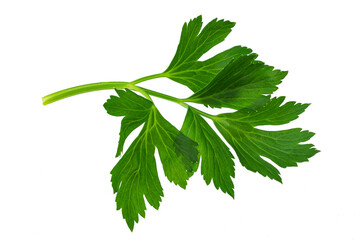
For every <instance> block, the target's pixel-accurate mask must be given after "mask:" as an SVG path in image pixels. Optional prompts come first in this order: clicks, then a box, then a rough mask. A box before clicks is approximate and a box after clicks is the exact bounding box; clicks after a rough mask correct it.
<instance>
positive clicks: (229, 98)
mask: <svg viewBox="0 0 360 240" xmlns="http://www.w3.org/2000/svg"><path fill="white" fill-rule="evenodd" d="M256 57H257V55H256V54H250V55H243V56H239V57H238V58H237V59H236V60H234V61H233V62H231V63H229V64H228V65H227V66H226V67H225V68H224V69H223V70H222V71H221V72H220V73H219V74H218V75H216V77H215V78H214V79H213V80H212V81H211V82H210V83H209V84H208V85H207V86H206V87H205V88H203V89H201V90H200V91H198V92H196V93H195V94H193V95H192V96H191V97H189V98H188V99H186V101H190V102H195V103H201V104H205V105H209V106H210V107H218V108H220V107H227V108H233V109H241V108H244V107H248V106H251V105H253V104H254V102H256V101H259V99H264V100H266V99H267V98H268V97H267V96H266V95H267V94H271V93H273V92H274V91H275V90H276V89H277V85H278V84H280V83H281V80H282V79H283V78H284V77H285V76H286V74H287V72H283V71H280V70H274V68H273V67H270V66H267V65H265V64H264V63H263V62H260V61H256V60H255V59H256Z"/></svg>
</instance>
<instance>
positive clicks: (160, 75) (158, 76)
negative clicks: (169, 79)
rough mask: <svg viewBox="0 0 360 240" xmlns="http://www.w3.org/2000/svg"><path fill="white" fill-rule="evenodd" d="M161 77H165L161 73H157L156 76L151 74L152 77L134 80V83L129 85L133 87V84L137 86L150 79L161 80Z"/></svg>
mask: <svg viewBox="0 0 360 240" xmlns="http://www.w3.org/2000/svg"><path fill="white" fill-rule="evenodd" d="M161 77H165V75H164V74H163V73H158V74H153V75H149V76H146V77H142V78H139V79H136V80H134V81H132V82H130V83H132V84H133V85H135V84H138V83H141V82H145V81H147V80H151V79H154V78H161Z"/></svg>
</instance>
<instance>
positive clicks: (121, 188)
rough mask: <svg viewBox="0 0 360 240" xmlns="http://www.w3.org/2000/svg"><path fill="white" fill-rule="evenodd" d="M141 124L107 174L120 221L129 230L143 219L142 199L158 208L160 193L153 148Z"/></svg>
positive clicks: (146, 127)
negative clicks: (139, 129) (114, 196)
mask: <svg viewBox="0 0 360 240" xmlns="http://www.w3.org/2000/svg"><path fill="white" fill-rule="evenodd" d="M148 128H149V126H148V124H145V125H144V127H143V129H142V131H141V133H140V134H139V136H138V137H137V138H136V139H135V140H134V141H133V143H132V144H131V145H130V147H129V148H128V150H127V151H126V152H125V154H124V155H123V157H122V158H121V159H120V161H119V162H118V163H117V164H116V166H115V167H114V168H113V170H112V171H111V175H112V177H111V182H112V186H113V189H114V193H117V194H116V205H117V210H120V209H122V215H123V218H124V219H125V220H126V223H127V225H128V226H129V228H130V229H131V231H132V230H133V228H134V222H136V223H137V222H138V221H139V214H140V215H141V216H142V217H145V210H146V207H145V200H144V196H145V197H146V199H147V201H148V202H149V204H150V205H151V206H153V207H154V208H155V209H159V206H160V202H161V197H162V196H164V195H163V190H162V187H161V184H160V181H159V177H158V174H157V170H156V162H155V158H154V151H155V146H154V145H153V144H152V142H151V136H150V135H149V134H148V133H147V130H148Z"/></svg>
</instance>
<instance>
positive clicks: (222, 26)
mask: <svg viewBox="0 0 360 240" xmlns="http://www.w3.org/2000/svg"><path fill="white" fill-rule="evenodd" d="M202 24H203V23H202V17H201V16H199V17H197V18H194V19H192V20H190V22H189V23H184V26H183V28H182V32H181V37H180V42H179V45H178V48H177V50H176V53H175V56H174V58H173V60H172V61H171V63H170V65H169V67H168V68H167V69H166V70H165V72H164V76H166V77H168V78H170V79H172V80H174V81H175V82H178V83H180V84H183V85H185V86H187V87H189V88H190V89H191V90H192V91H194V92H197V91H198V90H200V89H202V88H203V87H205V86H206V85H207V84H208V83H209V82H210V81H211V80H212V79H213V78H214V77H215V76H216V74H218V73H219V72H220V71H221V70H222V69H223V68H224V67H225V66H226V65H227V64H228V63H229V62H231V61H232V60H233V59H235V58H237V57H239V56H241V55H246V54H249V53H251V49H249V48H246V47H242V46H235V47H233V48H230V49H228V50H226V51H224V52H222V53H219V54H217V55H216V56H214V57H212V58H210V59H208V60H206V61H199V58H200V57H201V56H202V55H204V54H205V53H206V52H207V51H209V50H210V49H211V48H213V47H214V46H216V45H217V44H219V43H221V42H222V41H224V39H225V38H226V37H227V35H228V34H229V33H230V32H231V28H232V27H234V26H235V23H233V22H229V21H224V20H219V21H218V20H217V19H214V20H212V21H211V22H209V23H208V24H207V25H206V26H205V27H204V28H203V29H202V30H201V27H202Z"/></svg>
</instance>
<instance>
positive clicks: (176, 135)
mask: <svg viewBox="0 0 360 240" xmlns="http://www.w3.org/2000/svg"><path fill="white" fill-rule="evenodd" d="M117 93H118V95H119V97H115V96H111V97H110V99H109V100H107V102H106V103H105V104H104V107H105V109H106V110H107V112H108V113H109V114H111V115H113V116H125V117H124V119H123V120H122V122H121V132H120V141H119V147H118V154H120V150H119V149H122V148H123V144H124V141H125V138H126V137H127V136H128V135H129V134H130V133H131V132H132V131H133V130H134V129H135V128H136V127H138V126H140V125H141V124H143V123H144V126H143V128H142V130H141V132H140V134H139V136H138V137H137V138H136V139H135V140H134V142H133V143H132V144H131V146H130V147H129V148H128V150H127V151H126V152H125V154H124V155H123V156H122V158H121V159H120V160H119V162H118V164H117V165H116V166H115V167H114V169H113V170H112V171H111V174H112V178H111V181H112V183H113V184H112V185H113V189H114V192H115V193H117V195H116V202H117V208H118V209H122V213H123V217H124V219H125V220H126V222H127V224H128V226H129V228H130V229H131V230H132V229H133V227H134V222H138V220H139V218H138V215H139V214H140V215H141V216H142V217H145V202H144V196H145V197H146V199H147V201H148V202H149V203H150V205H151V206H153V207H154V208H156V209H158V208H159V203H160V201H161V196H163V193H162V188H161V185H160V182H159V179H158V175H157V170H156V163H155V158H154V151H155V147H156V148H157V149H158V151H159V155H160V160H161V163H162V165H163V169H164V173H165V175H166V177H167V178H168V179H169V181H171V182H174V183H175V184H176V185H179V186H180V187H182V188H185V187H186V182H187V180H188V179H189V177H190V176H191V174H192V173H193V172H194V170H195V169H196V167H197V164H198V150H197V149H196V146H197V143H196V142H194V141H193V140H191V139H190V138H188V137H186V136H185V135H184V134H182V133H181V132H180V131H179V130H178V129H176V128H175V127H174V126H173V125H171V123H169V122H168V121H167V120H166V119H165V118H164V117H163V116H162V115H161V114H160V112H159V111H158V110H157V109H156V107H155V106H154V105H153V103H152V102H151V101H149V100H146V99H145V98H143V97H140V96H139V95H137V94H135V93H133V92H131V91H130V90H125V91H122V90H117Z"/></svg>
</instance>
